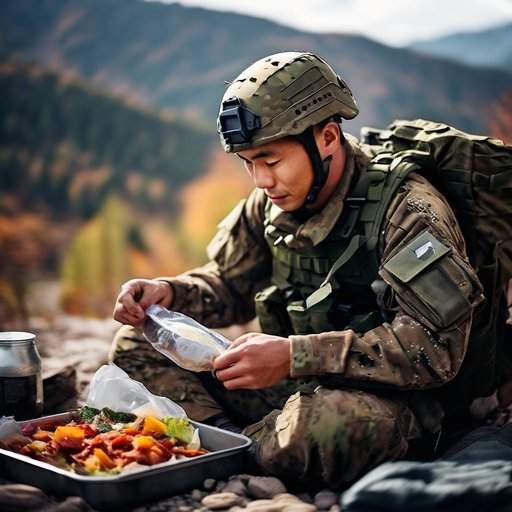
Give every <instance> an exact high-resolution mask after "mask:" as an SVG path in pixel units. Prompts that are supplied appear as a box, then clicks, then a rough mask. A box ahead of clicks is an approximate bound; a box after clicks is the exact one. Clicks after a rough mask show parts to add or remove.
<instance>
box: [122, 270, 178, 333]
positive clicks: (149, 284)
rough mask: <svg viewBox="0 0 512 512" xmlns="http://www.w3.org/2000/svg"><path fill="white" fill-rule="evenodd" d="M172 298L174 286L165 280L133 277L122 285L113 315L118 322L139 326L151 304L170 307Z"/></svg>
mask: <svg viewBox="0 0 512 512" xmlns="http://www.w3.org/2000/svg"><path fill="white" fill-rule="evenodd" d="M172 298H173V297H172V287H171V286H170V285H169V284H168V283H166V282H164V281H156V280H152V279H131V280H130V281H127V282H126V283H124V284H123V285H122V286H121V292H120V293H119V295H118V297H117V300H116V304H115V306H114V315H113V316H114V318H115V319H116V320H117V321H118V322H121V323H123V324H129V325H133V326H134V327H137V326H139V325H141V324H142V322H143V321H144V317H145V316H146V313H145V311H146V308H148V307H149V306H151V304H160V305H161V306H163V307H169V306H170V304H171V303H172Z"/></svg>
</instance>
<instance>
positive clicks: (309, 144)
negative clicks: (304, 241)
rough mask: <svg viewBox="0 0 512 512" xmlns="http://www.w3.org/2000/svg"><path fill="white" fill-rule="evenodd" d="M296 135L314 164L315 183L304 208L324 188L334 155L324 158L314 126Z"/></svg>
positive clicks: (303, 206)
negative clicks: (317, 142)
mask: <svg viewBox="0 0 512 512" xmlns="http://www.w3.org/2000/svg"><path fill="white" fill-rule="evenodd" d="M295 137H296V139H297V140H298V141H299V142H300V143H301V144H302V146H303V147H304V149H305V150H306V153H307V154H308V156H309V159H310V160H311V164H312V166H313V183H312V185H311V188H310V189H309V192H308V195H307V196H306V200H305V201H304V204H303V205H302V206H301V208H300V209H301V210H302V209H304V208H305V207H306V206H308V205H311V204H313V203H314V202H315V201H316V200H317V198H318V194H319V193H320V190H322V187H323V186H324V185H325V182H326V181H327V177H328V176H329V168H330V165H331V160H332V156H331V155H329V156H327V157H325V158H324V159H323V160H322V157H321V156H320V153H319V151H318V146H317V145H316V141H315V136H314V133H313V127H312V126H310V127H309V128H307V129H306V130H305V131H304V132H302V133H300V134H299V135H296V136H295Z"/></svg>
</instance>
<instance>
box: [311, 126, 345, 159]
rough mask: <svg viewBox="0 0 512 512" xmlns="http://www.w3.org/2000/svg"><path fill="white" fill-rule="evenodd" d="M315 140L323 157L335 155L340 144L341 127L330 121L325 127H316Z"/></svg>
mask: <svg viewBox="0 0 512 512" xmlns="http://www.w3.org/2000/svg"><path fill="white" fill-rule="evenodd" d="M315 140H316V145H317V147H318V151H319V152H320V155H321V157H322V158H325V157H327V156H329V155H333V154H334V153H335V152H336V150H337V149H338V148H339V146H340V141H341V138H340V127H339V125H338V124H337V123H335V122H329V123H327V124H326V125H325V126H323V127H321V128H320V127H316V128H315Z"/></svg>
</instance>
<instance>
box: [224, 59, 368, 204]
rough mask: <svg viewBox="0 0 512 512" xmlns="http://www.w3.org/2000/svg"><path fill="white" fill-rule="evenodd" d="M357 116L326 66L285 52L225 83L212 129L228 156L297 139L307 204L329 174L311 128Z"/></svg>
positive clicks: (353, 104) (343, 86)
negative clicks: (305, 171) (303, 154)
mask: <svg viewBox="0 0 512 512" xmlns="http://www.w3.org/2000/svg"><path fill="white" fill-rule="evenodd" d="M358 112H359V110H358V107H357V104H356V102H355V100H354V97H353V96H352V92H351V91H350V89H349V88H348V86H347V85H346V84H345V82H344V81H343V80H342V79H341V78H340V77H339V76H338V75H337V74H336V73H335V72H334V70H333V69H332V68H331V67H330V66H329V64H327V63H326V62H325V61H324V60H322V59H321V58H320V57H318V56H316V55H314V54H312V53H303V52H285V53H277V54H275V55H270V56H269V57H265V58H263V59H261V60H258V61H257V62H255V63H254V64H252V65H251V66H249V67H248V68H247V69H246V70H245V71H243V72H242V73H241V74H240V75H239V76H238V77H237V78H236V79H235V80H234V81H233V82H232V83H231V84H230V85H229V87H228V88H227V89H226V92H225V94H224V97H223V98H222V103H221V107H220V112H219V117H218V120H217V129H218V132H219V134H220V138H221V142H222V145H223V147H224V150H225V151H226V152H228V153H236V152H238V151H243V150H246V149H250V148H253V147H256V146H261V145H263V144H267V143H269V142H273V141H275V140H278V139H281V138H283V137H286V136H290V135H292V136H295V137H297V139H298V140H299V142H301V143H302V145H303V146H304V147H305V149H306V151H307V153H308V155H309V157H310V159H311V162H312V164H313V170H314V176H315V179H314V183H313V186H312V188H311V191H310V193H309V194H308V198H307V200H306V204H307V203H311V202H313V201H314V200H315V199H316V197H317V195H318V192H319V191H320V189H321V187H322V186H323V184H324V183H325V181H326V179H327V174H328V171H329V160H328V161H322V159H321V158H320V155H319V153H318V148H317V146H316V143H315V140H314V136H313V127H314V126H315V125H317V124H318V123H321V122H322V121H324V120H326V119H329V118H331V117H333V118H334V119H340V118H344V119H352V118H353V117H355V116H356V115H357V114H358Z"/></svg>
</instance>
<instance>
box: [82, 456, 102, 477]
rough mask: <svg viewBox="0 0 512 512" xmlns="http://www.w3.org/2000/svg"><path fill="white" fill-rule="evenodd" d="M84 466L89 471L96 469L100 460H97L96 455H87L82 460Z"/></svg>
mask: <svg viewBox="0 0 512 512" xmlns="http://www.w3.org/2000/svg"><path fill="white" fill-rule="evenodd" d="M84 467H85V469H86V470H87V471H88V472H89V473H92V472H94V471H96V470H98V469H99V467H100V461H99V460H98V457H96V456H94V455H91V456H90V457H87V459H85V461H84Z"/></svg>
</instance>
